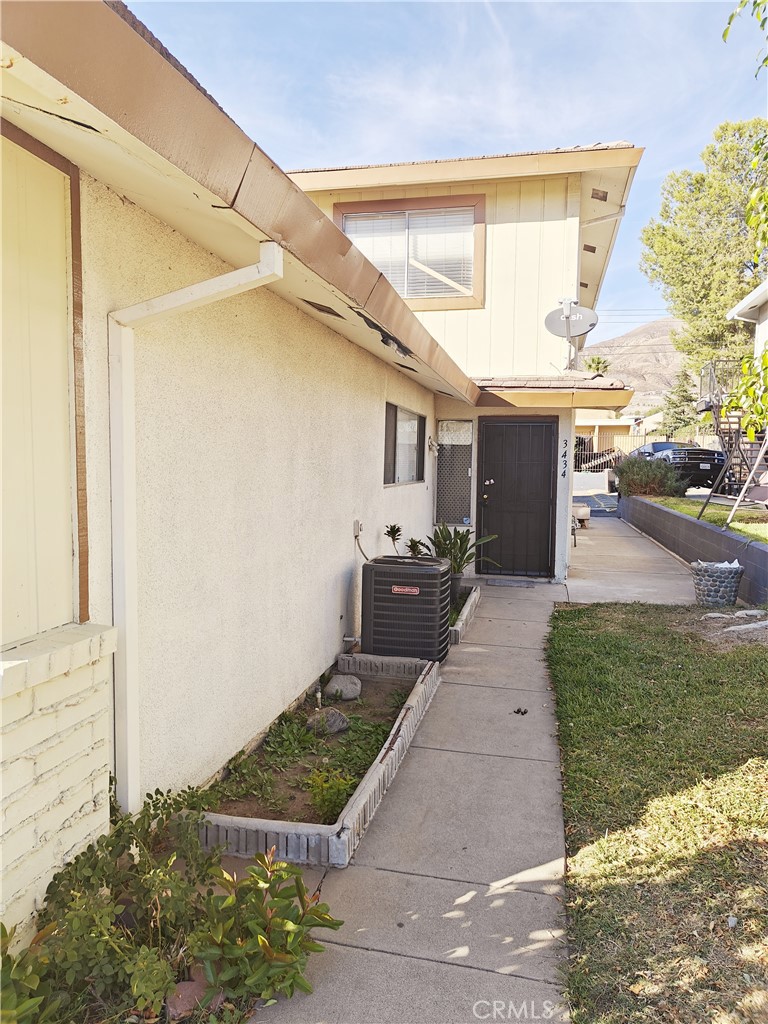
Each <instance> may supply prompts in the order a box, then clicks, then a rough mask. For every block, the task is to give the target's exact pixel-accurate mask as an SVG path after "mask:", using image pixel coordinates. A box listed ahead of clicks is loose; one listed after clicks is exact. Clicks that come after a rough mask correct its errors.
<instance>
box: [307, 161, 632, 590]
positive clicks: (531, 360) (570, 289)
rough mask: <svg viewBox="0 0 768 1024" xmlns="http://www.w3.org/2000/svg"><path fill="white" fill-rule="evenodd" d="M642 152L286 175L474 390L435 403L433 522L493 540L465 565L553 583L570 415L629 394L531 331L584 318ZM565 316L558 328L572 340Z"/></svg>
mask: <svg viewBox="0 0 768 1024" xmlns="http://www.w3.org/2000/svg"><path fill="white" fill-rule="evenodd" d="M641 155H642V151H641V150H639V149H636V148H635V147H633V146H631V145H630V144H629V143H626V142H619V143H613V144H609V145H595V146H588V147H583V148H574V149H564V150H554V151H551V152H543V153H519V154H514V155H509V156H494V157H478V158H472V159H463V160H444V161H430V162H426V163H413V164H390V165H383V166H374V167H348V168H335V169H328V170H309V171H298V172H293V173H292V174H291V177H292V178H293V180H294V181H295V182H296V183H297V184H299V185H301V187H302V188H303V189H305V190H306V191H307V193H308V194H309V195H310V196H311V198H312V199H313V200H314V201H315V202H316V203H317V205H318V207H319V208H320V209H321V210H322V211H323V212H324V213H325V214H327V216H328V217H329V218H331V219H333V220H334V222H335V223H336V225H337V226H338V227H339V228H340V229H341V230H342V231H344V232H345V234H346V235H347V236H348V237H349V238H351V239H352V241H354V243H355V245H356V246H357V247H358V248H359V249H360V250H361V251H362V252H363V253H364V254H365V255H366V256H367V257H368V259H370V260H371V261H372V262H373V263H374V265H375V266H377V267H378V268H379V270H381V272H382V273H383V274H384V275H385V276H386V277H387V278H388V279H389V281H390V282H391V284H392V286H393V288H394V289H395V290H396V291H397V293H398V295H400V296H401V297H402V298H403V299H404V301H405V302H406V304H407V305H408V306H409V307H410V309H412V310H413V311H414V314H415V315H416V317H418V319H419V320H420V321H421V323H422V324H423V325H424V326H425V327H426V328H427V330H428V331H429V332H430V334H431V335H432V336H433V337H434V338H435V339H436V340H437V341H438V342H439V343H440V345H442V347H443V348H444V349H445V351H446V352H447V353H448V354H449V355H450V356H451V357H452V358H453V359H454V360H455V361H456V363H458V365H459V366H460V367H461V368H462V369H463V370H464V371H465V373H467V374H468V375H469V376H470V377H472V379H473V380H474V381H475V383H476V384H477V385H478V387H479V388H480V389H481V392H482V394H481V397H480V398H479V400H478V401H477V403H475V406H474V409H472V410H470V409H468V408H467V406H466V404H462V403H458V402H456V401H455V400H453V399H452V398H450V397H449V396H447V395H440V396H439V397H438V400H437V404H436V417H437V420H438V423H437V439H438V442H439V444H440V449H439V452H438V456H437V495H436V508H435V518H436V520H437V521H443V520H444V521H446V522H448V523H452V524H459V525H461V524H466V525H471V526H472V527H473V528H475V529H477V531H478V533H479V534H481V535H485V534H496V535H497V536H498V539H497V540H496V541H494V542H492V543H490V544H489V545H488V546H487V547H486V548H485V549H484V550H485V552H486V553H487V554H488V556H489V557H490V558H492V559H493V560H494V561H496V562H498V563H499V568H495V567H494V566H493V565H491V564H490V563H485V564H484V565H483V566H481V567H480V571H482V572H488V573H506V574H513V575H526V576H535V577H543V578H553V579H560V580H561V579H564V578H565V576H566V573H567V567H568V553H569V549H568V538H569V529H568V523H569V518H570V497H571V494H572V478H571V466H572V462H573V458H572V453H573V444H574V416H575V410H576V409H596V408H598V409H617V408H620V407H622V406H623V405H626V402H627V400H628V397H629V396H628V394H627V393H626V392H624V391H621V392H620V394H616V393H615V390H614V389H615V385H612V384H611V382H609V381H606V380H604V379H602V378H595V377H594V375H585V374H578V373H569V372H568V368H569V367H571V366H573V365H574V364H575V362H576V358H575V356H576V353H575V352H574V350H573V347H569V345H568V343H567V341H566V340H565V338H561V337H558V336H556V335H554V334H551V333H550V332H549V331H548V330H547V329H546V327H545V323H544V321H545V317H546V315H547V314H548V313H549V312H551V311H552V310H553V309H557V308H558V303H559V302H560V300H562V299H564V298H573V299H576V300H578V302H579V303H580V304H581V305H582V306H585V307H588V308H589V307H594V306H595V304H596V302H597V298H598V295H599V292H600V287H601V285H602V282H603V277H604V275H605V271H606V267H607V265H608V260H609V258H610V254H611V250H612V248H613V243H614V239H615V237H616V232H617V230H618V227H619V223H620V220H621V217H622V215H623V212H624V207H625V204H626V201H627V195H628V192H629V189H630V186H631V183H632V179H633V177H634V173H635V169H636V167H637V164H638V161H639V160H640V157H641ZM578 322H579V313H578V307H576V310H575V313H574V314H573V318H572V325H573V333H574V335H576V336H577V337H578V345H579V346H583V343H584V335H581V336H578Z"/></svg>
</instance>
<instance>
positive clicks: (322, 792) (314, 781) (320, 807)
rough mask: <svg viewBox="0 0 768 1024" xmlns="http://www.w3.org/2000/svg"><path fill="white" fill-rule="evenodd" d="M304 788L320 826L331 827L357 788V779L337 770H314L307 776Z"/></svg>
mask: <svg viewBox="0 0 768 1024" xmlns="http://www.w3.org/2000/svg"><path fill="white" fill-rule="evenodd" d="M306 787H307V789H308V790H309V795H310V798H311V800H312V806H313V807H314V808H315V810H316V811H317V812H318V814H319V816H320V821H321V822H322V824H323V825H332V824H333V823H334V821H336V819H337V818H338V816H339V815H340V814H341V812H342V810H343V809H344V805H345V804H346V802H347V800H349V798H350V797H351V796H352V794H353V793H354V791H355V789H356V788H357V779H356V778H355V776H354V775H349V774H347V773H346V772H342V771H339V770H338V769H337V768H315V770H314V771H312V772H310V773H309V775H308V776H307V781H306Z"/></svg>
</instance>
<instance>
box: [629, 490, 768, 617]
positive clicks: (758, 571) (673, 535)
mask: <svg viewBox="0 0 768 1024" xmlns="http://www.w3.org/2000/svg"><path fill="white" fill-rule="evenodd" d="M619 517H620V518H621V519H623V520H624V521H625V522H627V523H629V524H630V526H634V527H635V528H636V529H638V530H640V532H641V533H644V534H646V535H647V536H648V537H652V538H653V539H654V540H656V541H658V542H659V544H661V545H662V546H663V547H665V548H666V549H667V550H668V551H671V552H672V553H673V554H675V555H678V556H679V557H680V558H682V559H684V560H685V561H686V562H695V561H696V560H697V559H701V561H702V562H732V561H733V560H734V558H737V559H738V560H739V563H740V564H741V565H743V566H744V575H743V576H742V577H741V586H740V587H739V597H740V598H741V599H742V600H743V601H745V602H746V603H747V604H762V603H763V602H764V601H768V544H763V543H762V542H761V541H759V540H751V539H750V538H749V537H744V536H742V535H741V534H739V533H734V532H733V531H732V530H723V529H721V528H720V527H719V526H715V525H714V524H712V523H704V522H701V521H700V520H696V519H693V518H692V517H691V516H687V515H685V514H684V513H682V512H675V511H674V510H673V509H671V508H665V507H664V506H663V505H657V504H656V502H654V501H649V500H648V499H647V498H638V497H631V498H622V499H621V501H620V502H619Z"/></svg>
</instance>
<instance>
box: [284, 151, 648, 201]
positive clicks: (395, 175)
mask: <svg viewBox="0 0 768 1024" xmlns="http://www.w3.org/2000/svg"><path fill="white" fill-rule="evenodd" d="M642 154H643V150H642V149H640V148H638V147H636V146H631V147H630V146H627V147H624V148H621V149H593V150H581V151H577V152H564V153H533V154H528V155H521V156H503V157H484V158H481V159H477V160H471V159H470V160H451V161H447V162H445V163H423V164H406V165H399V164H396V165H393V166H375V167H357V168H355V167H350V168H341V169H338V170H318V171H313V170H308V171H294V172H292V173H291V174H290V175H289V177H290V178H291V179H292V180H293V181H294V182H296V184H298V185H299V186H300V187H301V188H302V189H303V190H304V191H305V192H341V191H344V190H346V189H353V190H354V189H359V190H360V191H364V190H366V189H377V188H388V187H390V186H393V185H394V186H399V185H403V186H412V185H441V184H446V185H448V184H452V183H456V182H460V181H472V182H480V181H497V180H499V179H504V178H522V177H527V178H531V177H533V178H536V177H539V178H540V177H545V176H549V175H552V174H561V175H562V174H577V173H588V172H589V171H592V170H601V169H603V168H606V167H636V166H637V164H638V163H639V162H640V158H641V156H642Z"/></svg>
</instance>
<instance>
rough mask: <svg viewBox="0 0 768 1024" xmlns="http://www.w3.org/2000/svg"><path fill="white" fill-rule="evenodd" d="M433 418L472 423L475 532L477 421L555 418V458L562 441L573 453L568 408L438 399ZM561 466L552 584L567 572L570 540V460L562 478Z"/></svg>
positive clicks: (571, 467) (571, 484)
mask: <svg viewBox="0 0 768 1024" xmlns="http://www.w3.org/2000/svg"><path fill="white" fill-rule="evenodd" d="M435 411H436V415H437V419H438V420H454V419H456V420H471V421H472V432H473V437H472V499H471V504H470V508H471V510H472V511H471V517H472V523H471V529H475V526H476V522H475V515H476V513H475V510H476V508H477V483H478V477H479V472H478V445H477V438H478V425H477V421H478V419H479V418H480V417H481V416H482V417H486V416H503V417H507V418H513V417H515V416H517V417H520V418H522V419H531V418H533V417H536V416H549V417H552V416H556V417H557V420H558V426H557V430H558V444H557V450H558V456H559V454H560V453H561V452H562V451H563V450H564V446H563V442H567V446H566V448H565V450H567V451H568V452H569V453H572V452H573V443H574V415H573V410H572V409H562V408H560V409H558V408H551V409H546V408H541V409H540V408H536V409H528V410H526V409H519V408H518V409H516V408H514V407H513V406H509V407H508V408H488V407H486V408H474V407H470V406H466V405H463V404H462V403H461V402H456V401H454V400H452V399H450V398H442V397H438V399H437V403H436V410H435ZM561 469H562V464H561V462H560V461H558V472H557V492H556V520H555V576H554V579H555V581H556V582H558V583H560V582H562V581H563V580H564V579H565V578H566V576H567V573H568V564H569V561H570V540H571V497H572V495H573V459H572V457H569V458H568V460H567V467H566V470H567V472H566V475H565V476H562V474H561Z"/></svg>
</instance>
